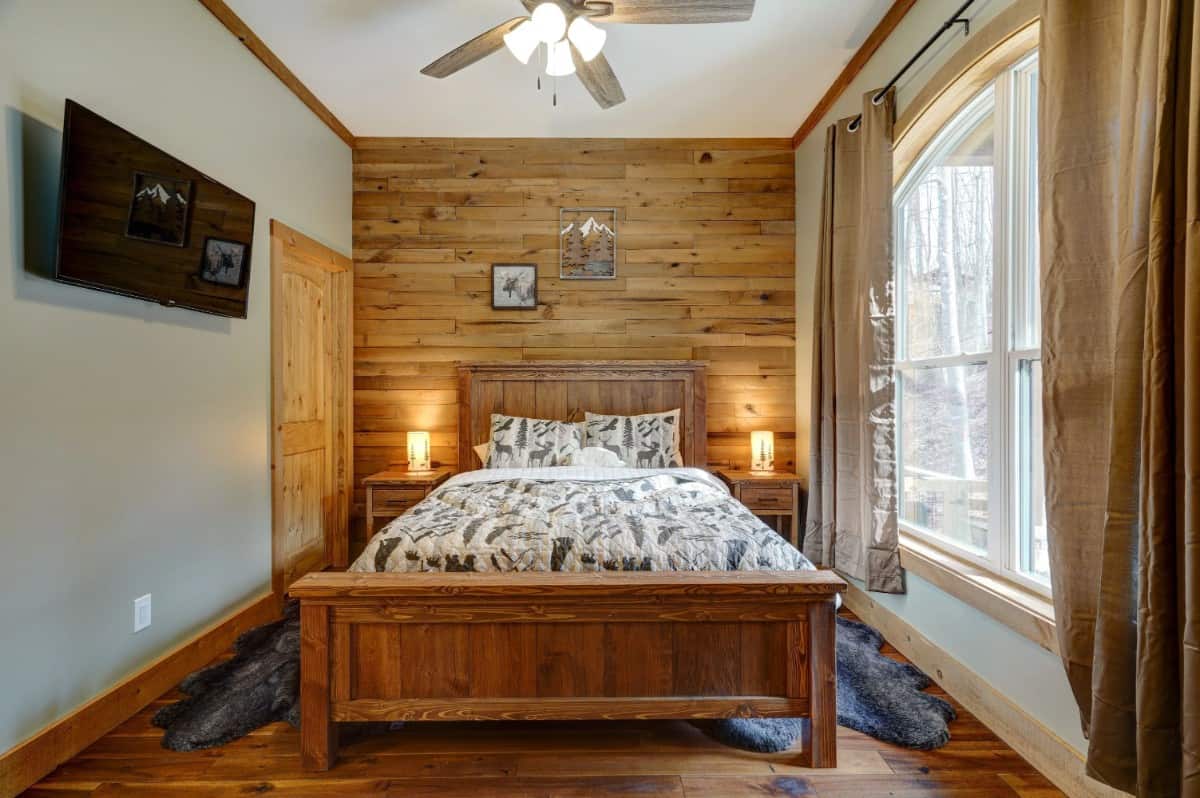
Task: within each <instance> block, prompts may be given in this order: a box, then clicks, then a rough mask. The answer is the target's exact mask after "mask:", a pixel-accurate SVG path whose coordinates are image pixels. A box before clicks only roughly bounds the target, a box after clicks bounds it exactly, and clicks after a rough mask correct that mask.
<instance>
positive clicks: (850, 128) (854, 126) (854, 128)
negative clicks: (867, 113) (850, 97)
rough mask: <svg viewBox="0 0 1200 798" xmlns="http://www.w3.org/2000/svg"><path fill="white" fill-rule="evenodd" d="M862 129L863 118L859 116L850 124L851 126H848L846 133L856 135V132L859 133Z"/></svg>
mask: <svg viewBox="0 0 1200 798" xmlns="http://www.w3.org/2000/svg"><path fill="white" fill-rule="evenodd" d="M860 127H862V117H861V116H858V117H855V118H854V119H853V120H852V121H851V122H850V124H848V125H846V132H847V133H856V132H858V129H859V128H860Z"/></svg>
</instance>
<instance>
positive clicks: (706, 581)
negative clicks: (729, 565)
mask: <svg viewBox="0 0 1200 798" xmlns="http://www.w3.org/2000/svg"><path fill="white" fill-rule="evenodd" d="M845 588H846V584H845V582H843V581H842V580H841V579H840V578H839V577H838V576H836V575H835V574H833V573H832V572H830V571H808V572H777V571H762V572H673V573H660V572H655V573H636V572H635V573H624V572H621V573H607V572H606V573H598V574H573V573H572V574H564V573H517V574H443V573H436V574H400V573H397V574H374V573H373V574H355V573H322V574H309V575H307V576H305V577H303V578H302V579H300V580H299V581H298V582H296V583H295V584H294V585H293V586H292V589H291V591H290V592H291V595H292V596H293V597H295V598H298V599H299V600H300V602H301V609H300V619H301V620H300V624H301V688H300V709H301V716H302V724H301V753H302V759H303V763H304V766H305V767H306V768H308V769H311V770H326V769H328V768H329V767H331V766H332V765H333V763H334V761H335V760H336V757H337V724H338V723H339V722H346V721H394V720H423V721H430V720H588V719H657V718H661V719H666V718H675V719H679V718H688V719H696V718H727V717H769V716H787V717H802V718H805V719H806V723H805V735H804V741H803V747H804V753H805V759H806V762H807V764H809V765H810V766H811V767H834V766H835V765H836V726H837V698H836V689H837V678H836V662H835V651H836V648H835V639H834V635H835V630H836V625H835V620H834V611H835V597H836V595H837V594H838V593H839V592H841V591H843V590H845Z"/></svg>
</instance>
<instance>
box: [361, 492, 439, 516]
mask: <svg viewBox="0 0 1200 798" xmlns="http://www.w3.org/2000/svg"><path fill="white" fill-rule="evenodd" d="M425 493H426V491H425V490H424V489H423V488H404V489H396V488H376V489H375V490H374V491H373V492H372V496H371V499H372V509H373V510H374V512H376V513H380V514H383V513H389V512H395V513H396V514H397V515H399V514H400V513H402V512H404V511H405V510H407V509H408V508H410V507H412V506H413V505H414V504H416V503H417V502H419V501H421V499H424V498H425Z"/></svg>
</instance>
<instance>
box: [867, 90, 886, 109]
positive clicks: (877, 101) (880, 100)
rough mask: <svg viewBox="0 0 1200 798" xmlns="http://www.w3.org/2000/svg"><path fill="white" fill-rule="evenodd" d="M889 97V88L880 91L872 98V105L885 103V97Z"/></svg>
mask: <svg viewBox="0 0 1200 798" xmlns="http://www.w3.org/2000/svg"><path fill="white" fill-rule="evenodd" d="M885 97H887V89H884V90H883V91H881V92H879V93H878V94H876V95H875V96H873V97H872V98H871V105H883V100H884V98H885Z"/></svg>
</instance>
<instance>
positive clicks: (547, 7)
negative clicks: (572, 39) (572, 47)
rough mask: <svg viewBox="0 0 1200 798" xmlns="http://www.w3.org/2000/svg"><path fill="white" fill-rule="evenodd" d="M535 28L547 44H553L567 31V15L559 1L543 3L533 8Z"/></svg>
mask: <svg viewBox="0 0 1200 798" xmlns="http://www.w3.org/2000/svg"><path fill="white" fill-rule="evenodd" d="M530 19H532V20H533V29H534V30H535V31H536V32H537V36H538V38H539V39H541V40H542V41H544V42H545V43H546V44H553V43H554V42H556V41H558V40H559V39H561V38H562V37H563V34H564V33H566V32H567V15H566V14H564V13H563V10H562V9H561V8H559V7H558V4H557V3H542V4H541V5H540V6H538V7H537V8H535V9H533V16H532V17H530Z"/></svg>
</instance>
